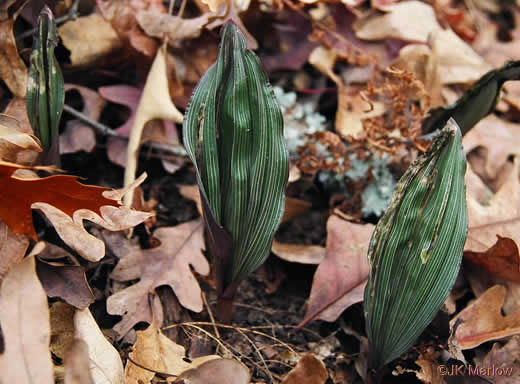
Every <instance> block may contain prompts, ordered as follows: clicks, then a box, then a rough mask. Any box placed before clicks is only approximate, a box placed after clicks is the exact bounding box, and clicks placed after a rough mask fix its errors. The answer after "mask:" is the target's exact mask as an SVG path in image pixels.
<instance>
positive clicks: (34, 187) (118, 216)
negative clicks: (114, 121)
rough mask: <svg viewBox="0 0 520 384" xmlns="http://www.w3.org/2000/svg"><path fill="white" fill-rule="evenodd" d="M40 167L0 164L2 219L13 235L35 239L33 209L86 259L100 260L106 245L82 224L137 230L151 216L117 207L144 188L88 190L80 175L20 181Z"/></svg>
mask: <svg viewBox="0 0 520 384" xmlns="http://www.w3.org/2000/svg"><path fill="white" fill-rule="evenodd" d="M26 169H40V168H38V167H36V168H34V167H33V168H31V167H24V166H20V165H16V164H13V163H8V162H3V161H2V162H0V190H2V191H3V196H2V204H1V205H0V219H1V220H3V221H4V222H5V223H6V224H7V225H8V226H9V228H10V229H11V230H12V231H13V232H14V233H15V234H22V233H23V234H27V235H28V236H30V237H32V238H33V239H36V232H35V229H34V226H33V222H32V213H31V209H39V210H41V211H43V213H44V214H45V216H46V217H47V218H48V219H49V220H50V221H51V223H52V224H53V225H54V227H55V229H56V231H57V233H58V235H59V236H60V237H61V238H62V239H63V240H64V241H65V243H67V245H69V246H70V247H71V248H73V249H74V250H75V251H77V252H78V253H79V254H80V255H81V256H82V257H84V258H86V259H88V260H90V261H98V260H100V259H101V258H102V257H103V256H104V253H105V246H104V243H103V242H102V241H101V240H99V239H97V238H96V237H94V236H92V235H90V234H89V233H88V232H87V231H86V230H85V228H84V227H83V220H85V219H86V220H90V221H93V222H95V223H97V224H99V225H101V226H103V227H105V228H107V229H110V230H112V231H120V230H124V229H128V228H131V227H134V226H135V225H137V224H139V223H141V222H143V221H144V220H146V219H147V218H148V217H150V216H151V214H150V213H145V212H138V211H133V210H130V209H128V208H126V207H119V206H120V204H119V201H120V200H121V198H122V196H123V195H124V194H125V193H127V192H128V190H131V189H133V188H135V187H136V186H137V185H138V184H140V183H141V182H142V181H143V180H144V177H143V176H145V175H144V174H143V175H142V176H141V178H139V179H138V180H137V181H136V183H134V184H133V185H130V186H129V187H128V188H126V189H123V190H120V191H111V190H109V189H108V188H103V187H96V186H88V185H84V184H81V183H79V182H78V181H77V176H66V175H58V176H49V177H45V178H41V179H39V178H36V177H35V178H30V179H27V178H23V179H22V178H19V177H16V176H15V175H14V172H15V171H17V170H26Z"/></svg>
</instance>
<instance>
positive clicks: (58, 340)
mask: <svg viewBox="0 0 520 384" xmlns="http://www.w3.org/2000/svg"><path fill="white" fill-rule="evenodd" d="M49 312H50V321H51V345H50V346H49V350H50V351H51V352H52V353H53V354H54V355H56V356H58V357H59V358H60V359H63V358H65V354H66V351H67V350H68V349H69V348H70V347H71V345H72V344H73V342H74V313H75V312H76V309H75V308H74V307H73V306H72V305H69V304H67V303H63V302H61V301H57V302H55V303H54V304H53V305H52V306H51V309H50V311H49Z"/></svg>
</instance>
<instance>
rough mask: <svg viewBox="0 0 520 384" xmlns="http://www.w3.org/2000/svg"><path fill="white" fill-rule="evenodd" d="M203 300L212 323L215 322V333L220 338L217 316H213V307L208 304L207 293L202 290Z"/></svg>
mask: <svg viewBox="0 0 520 384" xmlns="http://www.w3.org/2000/svg"><path fill="white" fill-rule="evenodd" d="M202 300H203V301H204V305H205V306H206V309H207V310H208V314H209V318H210V320H211V323H212V324H213V330H214V331H215V335H216V336H217V337H218V338H219V339H220V338H221V337H220V333H219V331H218V328H217V324H216V323H215V318H214V317H213V311H212V310H211V307H210V306H209V304H208V300H207V299H206V294H205V293H204V292H202Z"/></svg>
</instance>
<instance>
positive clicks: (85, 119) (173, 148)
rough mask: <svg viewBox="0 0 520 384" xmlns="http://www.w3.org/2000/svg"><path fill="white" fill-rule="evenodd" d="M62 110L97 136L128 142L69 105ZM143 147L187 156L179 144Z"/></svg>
mask: <svg viewBox="0 0 520 384" xmlns="http://www.w3.org/2000/svg"><path fill="white" fill-rule="evenodd" d="M63 110H64V111H65V112H67V113H69V114H71V115H72V116H74V117H75V118H77V119H78V120H80V121H82V122H83V123H85V124H87V125H89V126H90V127H92V128H94V129H95V130H96V132H97V133H99V134H101V135H103V136H111V137H116V138H118V139H121V140H126V141H128V137H126V136H121V135H120V134H119V133H117V132H116V131H114V130H113V129H112V128H110V127H109V126H107V125H105V124H103V123H100V122H99V121H95V120H92V119H91V118H90V117H88V116H87V115H85V114H84V113H82V112H80V111H78V110H77V109H74V108H72V107H71V106H70V105H67V104H65V105H64V106H63ZM143 146H145V147H149V148H152V149H156V150H158V151H161V152H164V153H167V154H169V155H174V156H188V154H187V152H186V150H185V149H184V147H183V146H182V145H180V144H165V143H158V142H154V141H152V142H147V143H143Z"/></svg>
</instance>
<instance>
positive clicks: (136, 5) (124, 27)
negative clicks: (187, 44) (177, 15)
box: [96, 0, 167, 57]
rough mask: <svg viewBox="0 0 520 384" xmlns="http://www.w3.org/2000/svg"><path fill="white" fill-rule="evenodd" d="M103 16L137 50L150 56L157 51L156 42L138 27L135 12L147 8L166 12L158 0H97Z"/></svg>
mask: <svg viewBox="0 0 520 384" xmlns="http://www.w3.org/2000/svg"><path fill="white" fill-rule="evenodd" d="M96 4H97V6H98V8H99V11H100V12H101V14H102V15H103V17H104V18H105V19H106V20H107V21H109V22H110V23H111V24H112V27H113V28H114V30H115V31H116V32H117V33H118V34H119V36H120V37H121V38H123V39H125V40H127V41H128V42H129V43H130V46H132V47H133V48H134V49H136V50H137V51H138V52H140V53H142V54H144V55H146V56H149V57H152V56H153V55H155V53H156V51H157V42H156V41H155V39H153V38H152V37H150V36H147V35H146V34H145V33H143V31H142V30H141V29H140V28H139V24H138V23H137V19H136V14H137V12H139V11H143V10H149V11H156V12H158V13H166V12H167V10H166V8H165V7H164V5H163V3H162V1H160V0H97V1H96Z"/></svg>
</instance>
